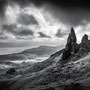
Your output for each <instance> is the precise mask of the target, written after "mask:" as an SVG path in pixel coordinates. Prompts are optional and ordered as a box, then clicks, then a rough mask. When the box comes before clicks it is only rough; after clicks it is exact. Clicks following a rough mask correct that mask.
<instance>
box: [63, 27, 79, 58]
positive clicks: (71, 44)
mask: <svg viewBox="0 0 90 90" xmlns="http://www.w3.org/2000/svg"><path fill="white" fill-rule="evenodd" d="M78 49H79V47H78V44H77V43H76V35H75V32H74V29H73V27H72V28H71V32H70V33H69V36H68V39H67V43H66V46H65V49H64V50H63V54H62V60H66V59H67V58H69V57H70V56H71V55H74V54H75V53H77V52H78Z"/></svg>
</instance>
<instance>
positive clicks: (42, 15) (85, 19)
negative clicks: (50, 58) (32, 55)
mask: <svg viewBox="0 0 90 90" xmlns="http://www.w3.org/2000/svg"><path fill="white" fill-rule="evenodd" d="M46 1H47V0H46ZM2 2H3V3H5V2H7V0H4V1H0V3H2ZM43 2H44V1H43ZM50 2H51V1H50ZM24 3H25V5H24ZM26 3H27V4H26ZM2 7H3V8H2ZM1 8H2V10H1V11H2V12H3V13H2V12H0V13H1V14H0V43H1V45H2V44H3V45H4V44H5V45H6V44H7V43H9V44H10V45H12V44H11V43H14V44H13V45H14V47H15V43H16V46H18V45H19V46H20V45H21V44H22V45H21V46H23V45H25V44H24V43H25V42H26V46H28V45H29V44H30V45H32V46H33V45H34V44H36V45H40V44H46V45H58V44H62V45H63V44H64V43H63V42H65V41H66V37H67V35H68V33H69V31H70V28H71V27H72V26H74V28H75V32H76V34H77V37H78V38H79V39H78V42H79V41H80V39H81V37H82V36H83V34H85V33H86V34H89V33H90V30H89V29H90V20H89V15H90V12H89V11H88V10H87V9H85V8H79V9H77V8H73V7H72V9H71V8H70V7H67V8H66V7H65V8H63V7H58V6H55V5H54V3H53V4H50V3H46V2H45V3H44V4H43V3H42V2H41V3H40V0H38V2H36V1H32V0H30V1H28V0H24V1H22V0H9V1H8V3H7V4H2V5H1ZM60 42H61V43H60ZM20 43H21V44H20ZM31 43H32V44H31ZM3 45H2V46H3ZM7 45H8V44H7ZM2 46H0V47H2Z"/></svg>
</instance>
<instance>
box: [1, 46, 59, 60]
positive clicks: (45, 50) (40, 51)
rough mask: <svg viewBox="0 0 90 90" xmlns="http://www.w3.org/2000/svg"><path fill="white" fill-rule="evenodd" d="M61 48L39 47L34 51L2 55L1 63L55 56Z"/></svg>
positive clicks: (33, 49) (28, 50)
mask: <svg viewBox="0 0 90 90" xmlns="http://www.w3.org/2000/svg"><path fill="white" fill-rule="evenodd" d="M59 49H60V46H56V47H54V46H39V47H36V48H32V49H27V50H24V51H22V52H20V53H13V54H6V55H0V61H2V60H22V59H31V58H35V57H44V56H49V55H51V54H53V53H54V52H56V51H58V50H59Z"/></svg>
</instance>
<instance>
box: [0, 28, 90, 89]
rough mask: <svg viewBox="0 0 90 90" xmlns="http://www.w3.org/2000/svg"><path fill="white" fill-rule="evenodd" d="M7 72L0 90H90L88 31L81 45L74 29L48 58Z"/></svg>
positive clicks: (3, 76)
mask: <svg viewBox="0 0 90 90" xmlns="http://www.w3.org/2000/svg"><path fill="white" fill-rule="evenodd" d="M42 48H44V47H42ZM28 52H29V51H28ZM22 53H26V51H24V52H22ZM39 55H41V53H39ZM15 70H16V71H15ZM7 72H9V73H7ZM7 72H6V73H4V74H1V75H0V78H1V79H0V90H90V40H88V35H86V34H85V35H84V36H83V37H82V40H81V43H80V44H78V43H77V37H76V35H75V32H74V29H73V28H71V32H70V33H69V36H68V38H67V43H66V46H65V48H63V49H61V50H59V51H57V52H56V53H54V54H52V55H51V56H50V57H49V58H48V59H47V60H45V61H42V62H38V63H36V64H34V65H32V66H28V67H27V68H20V69H19V68H16V69H9V70H8V71H7Z"/></svg>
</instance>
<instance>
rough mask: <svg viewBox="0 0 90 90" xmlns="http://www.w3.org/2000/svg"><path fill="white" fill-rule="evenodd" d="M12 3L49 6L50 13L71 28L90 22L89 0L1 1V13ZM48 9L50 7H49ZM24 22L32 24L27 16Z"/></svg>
mask: <svg viewBox="0 0 90 90" xmlns="http://www.w3.org/2000/svg"><path fill="white" fill-rule="evenodd" d="M10 2H11V3H12V2H15V3H18V4H19V5H21V6H25V5H27V4H28V5H29V4H31V3H33V4H34V5H36V6H43V5H46V4H48V6H52V8H51V10H50V11H49V12H51V13H53V15H54V17H55V18H57V19H59V20H60V21H61V22H63V23H66V24H70V25H71V26H73V25H78V24H81V23H82V21H83V20H86V21H88V22H89V21H90V18H89V16H90V4H89V2H88V0H0V12H3V11H4V8H5V6H6V5H7V4H8V3H10ZM48 9H49V7H47V10H48ZM56 13H57V14H56ZM33 19H34V18H32V20H31V21H33ZM21 20H22V19H21ZM24 20H25V22H23V20H22V23H26V24H29V23H30V22H31V21H29V20H30V19H28V18H26V17H25V16H24ZM33 23H37V22H33Z"/></svg>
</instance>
